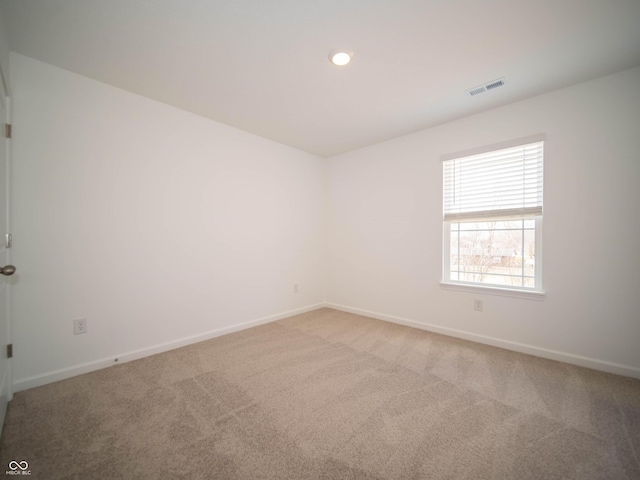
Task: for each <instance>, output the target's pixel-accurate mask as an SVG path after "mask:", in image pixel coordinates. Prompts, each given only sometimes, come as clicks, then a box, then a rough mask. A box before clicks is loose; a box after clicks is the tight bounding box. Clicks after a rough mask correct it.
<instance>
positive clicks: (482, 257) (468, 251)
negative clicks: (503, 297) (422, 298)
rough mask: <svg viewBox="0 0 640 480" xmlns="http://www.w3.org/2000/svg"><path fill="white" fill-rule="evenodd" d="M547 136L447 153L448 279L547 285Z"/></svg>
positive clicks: (533, 287) (531, 286)
mask: <svg viewBox="0 0 640 480" xmlns="http://www.w3.org/2000/svg"><path fill="white" fill-rule="evenodd" d="M543 149H544V142H543V139H542V137H535V138H529V139H526V140H520V141H515V142H510V143H509V144H506V145H501V146H499V147H493V148H490V149H483V150H482V151H480V152H479V153H478V152H473V153H467V154H462V155H454V156H447V157H444V158H443V170H444V172H443V173H444V175H443V177H444V242H443V245H444V248H443V250H444V254H443V282H444V283H453V284H463V285H480V286H488V287H498V288H507V289H515V290H525V291H526V290H529V291H538V292H540V291H542V278H541V271H542V269H541V229H542V166H543Z"/></svg>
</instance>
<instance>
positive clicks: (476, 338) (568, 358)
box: [325, 302, 640, 378]
mask: <svg viewBox="0 0 640 480" xmlns="http://www.w3.org/2000/svg"><path fill="white" fill-rule="evenodd" d="M325 306H326V307H328V308H333V309H335V310H341V311H343V312H348V313H355V314H357V315H363V316H365V317H371V318H375V319H378V320H384V321H386V322H391V323H397V324H399V325H405V326H407V327H413V328H419V329H421V330H426V331H429V332H434V333H440V334H442V335H447V336H450V337H456V338H462V339H464V340H470V341H472V342H477V343H482V344H485V345H491V346H494V347H500V348H504V349H506V350H512V351H514V352H520V353H527V354H529V355H534V356H536V357H542V358H548V359H550V360H557V361H559V362H564V363H570V364H572V365H578V366H580V367H586V368H591V369H593V370H600V371H603V372H608V373H615V374H617V375H624V376H626V377H633V378H640V368H636V367H631V366H629V365H621V364H618V363H613V362H607V361H604V360H598V359H595V358H589V357H583V356H580V355H574V354H571V353H566V352H560V351H557V350H549V349H547V348H542V347H536V346H533V345H526V344H524V343H518V342H512V341H509V340H502V339H500V338H494V337H488V336H485V335H478V334H476V333H471V332H465V331H462V330H456V329H453V328H447V327H440V326H438V325H431V324H428V323H422V322H417V321H415V320H410V319H408V318H401V317H395V316H393V315H386V314H384V313H378V312H371V311H369V310H363V309H361V308H353V307H348V306H346V305H338V304H335V303H329V302H327V303H326V304H325Z"/></svg>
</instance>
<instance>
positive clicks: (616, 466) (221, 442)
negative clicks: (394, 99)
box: [0, 309, 640, 480]
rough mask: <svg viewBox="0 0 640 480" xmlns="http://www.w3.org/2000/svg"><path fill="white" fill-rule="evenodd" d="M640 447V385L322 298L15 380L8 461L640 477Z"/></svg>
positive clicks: (175, 471) (357, 473)
mask: <svg viewBox="0 0 640 480" xmlns="http://www.w3.org/2000/svg"><path fill="white" fill-rule="evenodd" d="M639 455H640V381H639V380H634V379H630V378H625V377H620V376H615V375H610V374H605V373H600V372H596V371H592V370H588V369H584V368H579V367H575V366H571V365H566V364H562V363H558V362H553V361H549V360H544V359H539V358H535V357H531V356H527V355H521V354H517V353H513V352H508V351H505V350H501V349H497V348H493V347H488V346H483V345H478V344H474V343H471V342H466V341H462V340H457V339H452V338H448V337H444V336H440V335H435V334H431V333H427V332H423V331H420V330H415V329H411V328H407V327H401V326H397V325H393V324H389V323H385V322H381V321H378V320H373V319H370V318H365V317H361V316H357V315H351V314H347V313H342V312H337V311H335V310H330V309H322V310H318V311H315V312H310V313H307V314H303V315H299V316H296V317H292V318H289V319H285V320H281V321H278V322H275V323H271V324H268V325H263V326H260V327H256V328H252V329H249V330H245V331H242V332H238V333H234V334H231V335H227V336H225V337H220V338H217V339H214V340H210V341H207V342H203V343H200V344H197V345H193V346H190V347H185V348H181V349H178V350H174V351H172V352H168V353H165V354H161V355H156V356H153V357H149V358H146V359H143V360H139V361H136V362H131V363H126V364H122V365H118V366H115V367H112V368H108V369H105V370H101V371H98V372H94V373H90V374H87V375H82V376H79V377H75V378H72V379H69V380H65V381H62V382H58V383H55V384H51V385H46V386H44V387H40V388H34V389H32V390H28V391H23V392H19V393H17V394H16V395H15V398H14V400H13V401H12V402H11V404H10V406H9V409H8V414H7V419H6V423H5V427H4V431H3V435H2V441H1V451H0V462H2V467H0V473H4V471H5V470H6V469H7V467H6V466H7V465H8V463H9V462H10V461H12V460H15V461H23V460H26V461H27V462H28V463H29V469H30V470H31V472H32V475H31V478H44V479H58V478H78V479H120V478H123V479H129V478H131V479H147V478H149V479H160V478H162V479H165V478H166V479H174V478H185V479H199V478H203V479H205V478H206V479H214V478H215V479H253V478H264V479H315V478H318V479H343V478H344V479H383V478H387V479H391V478H394V479H396V478H397V479H430V478H433V479H445V478H446V479H467V478H468V479H488V478H493V479H536V480H540V479H556V478H557V479H580V480H586V479H608V478H610V479H638V478H640V462H639ZM14 478H15V477H14ZM22 478H24V477H22Z"/></svg>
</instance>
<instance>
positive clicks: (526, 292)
mask: <svg viewBox="0 0 640 480" xmlns="http://www.w3.org/2000/svg"><path fill="white" fill-rule="evenodd" d="M544 140H545V138H544V135H535V136H531V137H526V138H520V139H516V140H512V141H509V142H504V143H500V144H495V145H490V146H486V147H481V148H478V149H474V150H468V151H464V152H458V153H454V154H449V155H444V156H443V157H442V158H441V160H442V163H443V165H444V162H445V161H446V160H453V159H457V158H462V157H467V156H471V155H477V154H483V153H490V152H493V151H496V150H501V149H505V148H511V147H517V146H520V145H526V144H529V143H535V142H543V141H544ZM543 157H544V152H543ZM543 162H544V160H543ZM443 170H444V167H443ZM543 171H544V167H543ZM443 178H444V171H443ZM443 189H444V182H443ZM543 189H544V180H543ZM444 193H445V192H444V191H443V197H444ZM543 196H544V193H543ZM443 202H444V200H443ZM443 211H444V208H443ZM523 218H529V219H531V218H533V219H534V220H535V236H534V239H535V259H536V261H535V267H534V276H535V282H534V285H535V286H534V287H524V286H522V287H521V286H511V285H498V284H491V283H480V282H472V281H463V280H452V279H451V251H450V248H451V224H452V223H457V222H454V221H447V220H444V218H443V222H442V223H443V232H442V233H443V236H442V245H443V248H442V282H441V285H442V287H443V288H448V289H454V290H462V291H470V292H477V291H482V292H483V293H490V294H497V295H509V296H517V297H523V298H533V299H542V298H543V296H544V291H543V286H542V263H543V262H542V219H543V215H536V216H534V217H531V216H527V215H522V216H515V217H512V219H517V220H520V219H523ZM504 219H505V220H508V218H506V217H505V218H504ZM488 220H489V219H487V218H478V219H477V221H478V222H484V221H488ZM467 221H468V220H467Z"/></svg>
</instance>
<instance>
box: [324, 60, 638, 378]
mask: <svg viewBox="0 0 640 480" xmlns="http://www.w3.org/2000/svg"><path fill="white" fill-rule="evenodd" d="M638 91H640V68H636V69H633V70H629V71H625V72H622V73H619V74H616V75H611V76H608V77H604V78H601V79H597V80H594V81H591V82H588V83H583V84H579V85H576V86H573V87H570V88H566V89H563V90H558V91H555V92H552V93H549V94H545V95H542V96H539V97H535V98H531V99H529V100H526V101H521V102H518V103H515V104H511V105H508V106H505V107H502V108H499V109H496V110H492V111H489V112H485V113H482V114H478V115H474V116H471V117H467V118H465V119H462V120H459V121H455V122H451V123H448V124H445V125H441V126H438V127H435V128H431V129H428V130H424V131H421V132H419V133H416V134H413V135H409V136H405V137H402V138H398V139H395V140H391V141H388V142H385V143H381V144H378V145H375V146H372V147H368V148H364V149H361V150H358V151H355V152H351V153H348V154H344V155H341V156H337V157H333V158H331V159H330V160H329V165H328V185H329V190H328V219H329V220H328V232H329V238H328V252H329V263H328V268H329V275H328V283H327V301H328V302H329V303H330V304H333V305H335V306H339V308H343V309H346V310H351V311H357V312H364V313H369V314H372V315H374V316H378V317H379V318H386V319H390V320H393V321H399V322H403V323H408V324H413V325H416V326H419V327H424V328H427V329H432V330H435V331H440V332H444V333H449V334H454V335H458V336H462V337H465V338H472V339H476V340H480V341H484V342H487V343H492V344H495V345H501V346H505V347H508V348H514V349H517V350H521V351H527V352H532V353H536V354H539V355H543V356H548V357H550V358H559V359H563V360H567V361H571V362H574V363H578V364H583V365H587V366H592V367H597V368H602V369H605V370H609V371H615V372H618V373H624V374H627V375H634V376H640V346H639V345H640V344H639V342H640V213H639V208H640V155H639V153H638V152H640V95H638ZM469 101H470V102H472V101H473V99H469ZM539 133H544V134H546V139H547V141H546V144H545V186H544V195H545V197H544V202H545V203H544V227H543V255H544V257H543V258H544V260H543V268H544V275H543V282H544V289H545V290H546V297H545V298H544V300H542V301H535V300H526V299H521V298H512V297H503V296H494V295H486V294H482V293H480V292H478V293H466V292H461V291H451V290H446V289H443V288H442V287H441V286H440V285H439V282H440V279H441V271H442V267H441V262H442V260H441V255H442V254H441V252H442V170H441V161H440V157H441V155H443V154H448V153H454V152H459V151H463V150H466V149H470V148H475V147H480V146H483V145H491V144H494V143H499V142H502V141H506V140H510V139H516V138H521V137H525V136H528V135H532V134H539ZM474 298H478V299H482V300H484V311H483V312H482V313H479V312H474V311H473V303H472V302H473V299H474Z"/></svg>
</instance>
